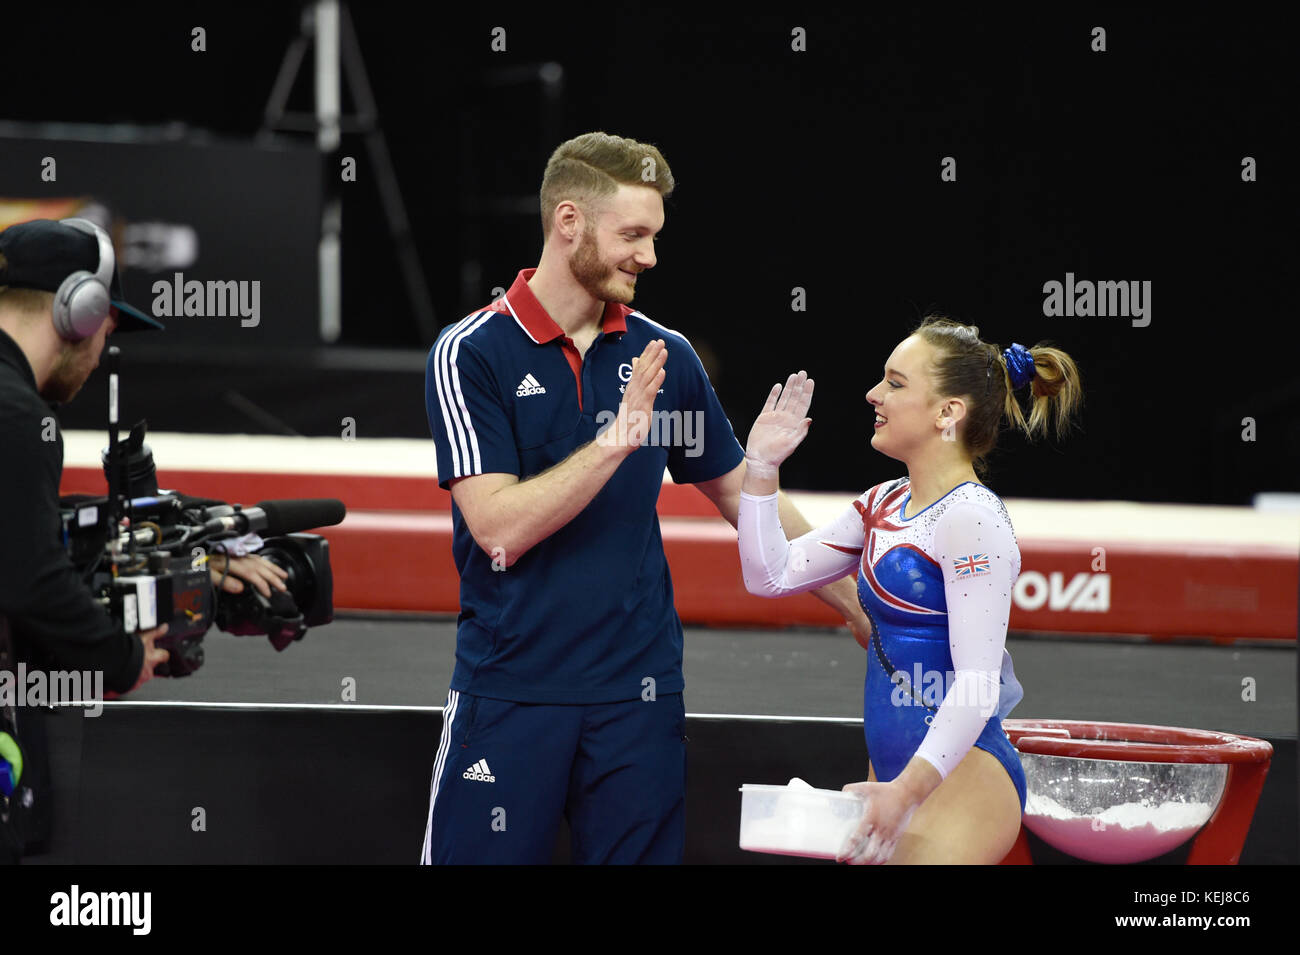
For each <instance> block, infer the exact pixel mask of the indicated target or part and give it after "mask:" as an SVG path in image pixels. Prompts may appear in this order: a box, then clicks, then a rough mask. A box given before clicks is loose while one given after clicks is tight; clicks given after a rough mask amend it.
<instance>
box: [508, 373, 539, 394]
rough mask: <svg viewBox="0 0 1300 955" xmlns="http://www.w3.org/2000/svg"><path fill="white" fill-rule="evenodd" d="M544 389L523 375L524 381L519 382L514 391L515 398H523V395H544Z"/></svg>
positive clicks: (528, 375)
mask: <svg viewBox="0 0 1300 955" xmlns="http://www.w3.org/2000/svg"><path fill="white" fill-rule="evenodd" d="M544 394H546V389H545V388H543V387H542V384H541V382H539V381H538V380H537V379H536V378H534V377H533V376H532V374H527V375H524V380H523V381H521V382H519V387H518V388H516V389H515V397H516V398H523V397H524V396H525V395H544Z"/></svg>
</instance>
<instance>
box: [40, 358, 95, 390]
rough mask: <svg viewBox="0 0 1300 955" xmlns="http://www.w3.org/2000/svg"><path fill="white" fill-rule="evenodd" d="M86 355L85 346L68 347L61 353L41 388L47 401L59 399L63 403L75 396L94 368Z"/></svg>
mask: <svg viewBox="0 0 1300 955" xmlns="http://www.w3.org/2000/svg"><path fill="white" fill-rule="evenodd" d="M86 355H87V350H86V349H85V348H84V347H76V346H69V347H68V348H66V349H65V350H64V351H63V352H62V353H61V354H60V355H59V357H58V360H57V361H56V362H55V363H54V367H53V368H52V369H50V374H49V377H48V378H46V379H45V387H44V388H42V389H41V397H42V398H44V399H45V400H46V401H57V402H58V403H59V404H63V405H66V404H67V403H68V402H69V401H71V400H72V399H73V398H75V397H76V395H77V392H79V391H80V390H81V386H82V385H84V384H85V383H86V379H87V378H89V377H90V372H91V371H92V370H93V367H92V366H93V362H92V361H90V360H88V359H87V357H86Z"/></svg>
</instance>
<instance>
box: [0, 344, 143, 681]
mask: <svg viewBox="0 0 1300 955" xmlns="http://www.w3.org/2000/svg"><path fill="white" fill-rule="evenodd" d="M47 438H49V439H52V440H46V439H47ZM62 477H63V435H62V433H61V432H60V430H59V422H58V418H57V416H56V415H55V412H54V408H53V407H52V406H51V405H50V404H48V403H47V402H46V401H45V400H44V399H43V398H42V397H41V396H40V393H39V392H38V391H37V388H36V376H35V375H34V374H33V373H32V367H31V365H30V364H29V363H28V361H27V356H26V355H24V354H23V351H22V349H20V348H19V347H18V344H17V342H15V341H14V340H13V339H12V338H10V337H9V336H8V335H7V334H5V332H4V331H3V330H0V613H2V614H4V615H5V616H7V617H8V618H9V623H10V627H11V628H12V630H13V636H14V649H15V651H16V653H17V657H18V659H20V660H24V661H26V662H27V663H28V665H29V666H31V667H40V668H47V669H52V670H99V671H102V672H103V674H104V687H105V689H108V690H113V691H115V692H118V693H122V692H125V691H127V690H129V689H130V688H131V687H132V686H134V685H135V681H136V679H137V678H138V677H139V676H140V667H141V665H142V664H143V662H144V647H143V646H142V644H141V643H140V639H139V637H137V636H135V635H134V634H127V633H126V632H125V631H123V630H122V628H121V627H119V626H118V625H116V624H115V623H114V622H113V620H112V619H111V618H110V617H109V616H108V613H107V612H106V611H105V610H104V608H103V606H102V605H100V604H99V603H98V602H96V600H95V599H94V597H93V595H92V594H91V592H90V588H89V587H87V586H86V584H85V583H84V582H83V581H82V579H81V576H80V575H79V574H78V573H77V571H76V568H74V567H73V565H72V560H71V558H69V557H68V554H67V551H65V550H64V548H63V543H62V533H63V528H62V522H61V520H60V518H59V482H60V480H61V478H62Z"/></svg>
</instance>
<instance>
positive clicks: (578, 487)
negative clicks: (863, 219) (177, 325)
mask: <svg viewBox="0 0 1300 955" xmlns="http://www.w3.org/2000/svg"><path fill="white" fill-rule="evenodd" d="M672 189H673V179H672V173H671V171H670V170H669V168H668V164H667V163H666V162H665V161H664V158H663V156H662V154H661V153H660V152H659V151H658V150H657V149H656V148H655V147H654V146H650V145H645V144H641V143H637V142H634V141H632V140H628V139H622V138H620V137H616V136H609V135H606V134H604V133H589V134H586V135H583V136H579V137H577V138H576V139H573V140H570V141H569V142H566V143H564V144H563V145H561V146H560V147H559V148H558V149H557V150H556V151H555V152H554V153H553V154H552V156H551V158H550V161H549V162H548V163H547V167H546V173H545V176H544V178H543V181H542V190H541V199H542V224H543V234H544V236H545V243H544V246H543V249H542V259H541V263H540V264H539V265H538V267H537V268H536V269H525V270H523V271H521V272H520V273H519V275H518V277H517V278H516V280H515V282H514V284H513V285H511V287H510V289H509V291H507V292H506V293H505V295H504V296H502V297H501V298H500V299H498V300H496V301H494V302H492V303H491V304H490V305H488V306H487V307H486V308H483V309H480V310H478V311H475V312H473V313H471V314H470V315H468V316H466V317H465V318H464V319H463V320H461V321H460V322H457V323H456V324H454V325H451V326H449V327H447V328H446V329H444V330H443V332H442V334H441V335H440V336H439V337H438V341H437V343H436V344H435V345H434V347H433V349H432V351H431V352H430V354H429V361H428V367H427V374H426V379H425V391H426V404H427V410H428V414H429V425H430V430H431V431H432V433H433V438H434V443H435V445H436V447H437V455H438V480H439V483H440V484H441V485H442V486H443V487H445V488H449V489H450V491H451V495H452V502H453V503H452V518H453V526H454V531H453V541H452V551H453V555H454V557H455V561H456V567H457V570H458V571H459V573H460V581H461V585H460V605H461V612H460V615H459V618H458V629H457V636H456V668H455V672H454V674H453V676H452V680H451V690H450V693H449V694H448V697H447V705H446V708H445V710H444V713H443V730H442V738H441V740H440V742H439V746H438V750H437V753H436V756H435V759H434V768H433V781H432V792H431V794H430V805H429V818H428V822H427V825H426V830H425V838H424V846H423V849H422V852H421V862H422V863H425V864H432V863H545V862H548V861H549V860H550V859H551V855H552V852H553V850H554V846H555V838H556V833H557V829H558V826H559V821H560V818H561V816H562V815H563V816H564V817H565V818H567V819H568V822H569V827H570V831H571V833H572V857H573V860H574V861H575V862H580V863H679V862H680V861H681V859H682V851H683V841H684V818H685V816H684V803H685V787H686V746H685V743H686V734H685V727H686V711H685V707H684V703H683V699H682V690H683V687H684V683H683V680H682V667H681V664H682V626H681V621H680V620H679V619H678V617H677V613H676V610H675V609H674V607H673V589H672V580H671V579H670V577H669V573H668V564H667V561H666V559H665V557H664V551H663V542H662V539H661V538H660V534H659V520H658V515H657V513H656V510H655V505H656V502H657V500H658V498H659V492H660V489H661V484H662V481H663V473H664V469H665V467H666V468H667V469H668V471H669V473H670V474H671V476H672V478H673V480H674V481H675V482H677V483H678V484H682V483H688V482H689V483H692V484H695V485H696V486H697V487H699V488H700V490H701V491H703V492H704V493H705V494H706V495H707V496H708V497H709V498H710V499H711V500H713V501H714V503H715V504H716V506H717V507H718V510H719V512H720V513H721V514H722V515H723V516H724V517H726V518H727V520H729V521H730V522H731V524H732V525H733V526H734V525H735V523H736V515H737V510H738V505H739V499H740V485H741V483H742V481H743V478H744V451H743V449H742V448H741V446H740V444H739V442H737V440H736V436H735V434H734V433H733V431H732V429H731V425H730V423H729V422H728V420H727V417H726V415H725V414H724V413H723V410H722V407H721V405H720V404H719V402H718V398H717V395H716V394H714V391H713V386H712V385H711V384H710V382H709V379H708V376H707V375H706V374H705V372H704V368H703V366H702V365H701V364H700V360H699V358H698V357H697V356H696V354H695V351H694V350H693V349H692V348H691V345H690V342H689V341H687V339H686V338H685V337H684V336H683V335H681V334H680V333H678V332H675V331H673V330H672V329H669V328H665V327H664V326H662V325H659V324H657V323H655V322H653V321H651V320H650V319H649V318H647V317H646V316H645V315H643V314H641V313H640V312H637V311H634V310H633V309H632V308H630V307H629V306H628V304H627V303H629V302H631V301H632V297H633V293H634V289H635V287H636V283H637V281H638V276H639V274H640V273H641V272H644V271H645V270H646V269H649V268H652V267H653V266H654V265H655V252H654V242H655V236H656V234H657V233H658V232H659V230H660V229H661V228H662V227H663V222H664V209H663V198H664V197H666V196H668V195H670V194H671V192H672ZM781 519H782V524H783V526H784V528H785V532H786V534H787V536H789V537H796V536H799V535H801V534H803V533H806V532H807V531H808V530H811V526H810V525H809V524H808V523H807V521H805V520H804V519H803V517H802V516H801V515H800V514H799V513H798V511H797V510H795V509H794V508H793V507H792V506H791V505H790V503H789V502H788V500H786V499H785V498H784V495H783V496H782V500H781ZM818 594H819V596H821V597H822V599H823V600H825V601H826V602H827V603H829V604H831V605H832V606H834V607H836V608H837V609H838V610H839V611H840V612H841V613H842V614H844V616H845V618H846V620H848V621H849V624H850V626H851V627H852V628H853V630H854V632H855V635H856V636H858V638H859V640H860V641H862V640H865V638H866V634H868V633H869V624H868V623H867V621H866V619H865V615H863V613H862V611H861V609H860V607H859V606H858V603H857V598H856V595H855V594H854V592H853V583H852V581H851V580H850V579H849V578H844V579H843V580H841V581H838V582H837V583H836V584H832V585H830V586H828V587H825V588H823V589H822V590H821V591H819V592H818Z"/></svg>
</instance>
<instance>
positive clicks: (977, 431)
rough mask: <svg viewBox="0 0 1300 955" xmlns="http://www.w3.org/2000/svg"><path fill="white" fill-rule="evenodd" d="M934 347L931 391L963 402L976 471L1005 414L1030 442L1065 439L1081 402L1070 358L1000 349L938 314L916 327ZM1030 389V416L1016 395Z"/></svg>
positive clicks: (1041, 350)
mask: <svg viewBox="0 0 1300 955" xmlns="http://www.w3.org/2000/svg"><path fill="white" fill-rule="evenodd" d="M915 334H916V335H918V336H920V337H921V338H922V339H923V340H924V341H926V342H927V343H928V344H929V345H930V346H931V347H933V348H934V349H935V353H936V354H935V364H934V367H933V369H932V370H931V374H932V377H933V388H934V392H935V394H936V395H961V396H962V397H963V398H965V399H966V402H967V405H968V411H967V420H966V422H965V427H963V428H961V429H960V433H961V436H962V441H963V442H964V445H965V448H966V450H967V451H968V452H969V453H970V456H971V463H972V465H973V466H974V468H975V472H976V474H978V475H980V476H981V477H983V476H984V474H985V472H986V470H987V468H986V466H985V460H984V459H985V457H986V456H987V455H988V454H989V452H991V451H992V450H993V448H994V446H995V445H996V444H997V437H998V431H999V430H1000V428H1001V425H1002V419H1003V417H1005V418H1006V419H1007V421H1009V422H1010V423H1011V425H1012V427H1014V428H1016V429H1017V430H1019V431H1021V432H1022V433H1023V434H1024V435H1025V436H1026V437H1027V438H1029V439H1030V440H1031V441H1032V440H1035V439H1037V438H1040V437H1042V436H1044V435H1046V434H1049V433H1050V434H1052V435H1053V436H1055V437H1056V438H1061V437H1064V436H1065V434H1066V433H1067V432H1068V431H1069V427H1070V421H1071V419H1072V418H1073V417H1074V416H1075V414H1076V413H1077V412H1078V410H1079V407H1080V406H1081V405H1082V404H1083V383H1082V381H1081V379H1080V377H1079V368H1078V366H1077V365H1076V364H1075V362H1074V359H1072V358H1071V357H1070V356H1069V355H1067V354H1066V353H1065V352H1064V351H1062V350H1061V349H1059V348H1056V347H1054V346H1051V345H1048V344H1045V343H1040V344H1038V345H1035V346H1034V347H1033V348H1025V347H1024V346H1023V345H1018V344H1013V345H1011V346H1009V347H1007V348H1005V349H1002V348H999V347H998V346H997V345H995V344H992V343H991V342H984V341H981V340H980V337H979V329H978V328H977V327H975V326H973V325H962V324H959V323H957V322H954V321H952V320H950V319H947V318H943V317H942V316H938V315H930V316H927V317H926V318H925V319H924V320H923V321H922V322H921V324H920V326H919V327H918V328H917V329H916V332H915ZM1026 387H1027V388H1028V389H1029V415H1028V417H1026V415H1025V413H1024V411H1022V410H1021V407H1020V401H1019V399H1018V397H1017V395H1016V393H1017V392H1018V391H1020V390H1021V389H1023V388H1026Z"/></svg>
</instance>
